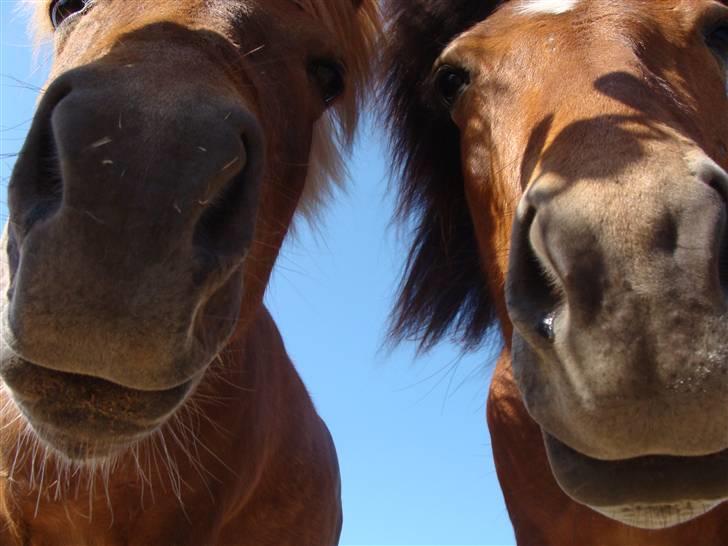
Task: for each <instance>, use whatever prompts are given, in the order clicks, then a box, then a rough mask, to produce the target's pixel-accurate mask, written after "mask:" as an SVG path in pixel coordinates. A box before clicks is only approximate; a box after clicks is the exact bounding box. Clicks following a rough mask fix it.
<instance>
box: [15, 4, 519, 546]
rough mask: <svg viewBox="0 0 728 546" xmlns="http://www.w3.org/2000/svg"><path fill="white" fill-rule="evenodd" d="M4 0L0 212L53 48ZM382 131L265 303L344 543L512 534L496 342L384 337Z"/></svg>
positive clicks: (301, 236) (387, 194)
mask: <svg viewBox="0 0 728 546" xmlns="http://www.w3.org/2000/svg"><path fill="white" fill-rule="evenodd" d="M14 4H15V2H14V0H0V10H1V11H0V178H1V180H2V192H3V193H2V196H1V197H0V203H1V204H2V206H1V208H0V214H1V215H2V217H3V219H4V218H5V217H6V216H7V210H6V208H5V203H6V198H5V193H4V192H5V186H6V184H7V181H8V178H9V176H10V173H11V170H12V165H13V162H14V157H13V155H14V154H15V153H17V151H18V149H19V147H20V146H21V145H22V142H23V139H24V135H25V133H26V131H27V130H28V127H29V123H30V118H31V116H32V112H33V108H34V103H35V100H36V97H37V94H38V88H40V87H41V86H42V85H43V82H44V80H45V75H46V72H47V70H48V61H47V58H48V51H47V50H46V51H41V53H40V55H39V58H38V60H37V62H34V61H33V54H32V48H31V46H30V40H29V38H28V37H27V35H26V33H25V25H26V24H25V20H24V19H23V18H22V17H19V16H17V15H16V14H15V13H14V12H13V10H14ZM386 156H387V141H386V137H385V135H384V134H383V133H382V132H381V131H380V130H379V129H377V128H376V126H375V123H373V122H372V121H371V119H369V120H368V121H367V122H366V123H365V124H364V125H363V127H362V130H361V134H360V138H359V140H358V144H357V146H356V149H355V151H354V154H353V157H352V158H351V161H350V171H351V173H352V174H351V180H350V181H349V184H348V190H347V192H346V194H343V193H342V194H339V195H338V196H337V197H336V199H335V200H334V201H333V202H332V203H331V205H329V207H328V208H327V210H326V213H325V214H324V215H323V217H322V219H321V221H320V222H319V223H318V224H317V226H316V228H315V229H311V227H310V226H308V225H307V224H306V223H305V222H303V221H300V222H299V224H298V233H297V236H296V238H295V239H289V241H288V242H287V244H286V245H285V247H284V249H283V252H282V254H281V257H280V259H279V261H278V264H277V266H276V270H275V273H274V275H273V279H272V282H271V284H270V286H269V290H268V293H267V296H266V302H267V305H268V306H269V308H270V309H271V311H272V313H273V316H274V317H275V319H276V321H277V323H278V326H279V328H280V330H281V332H282V334H283V339H284V340H285V343H286V346H287V349H288V352H289V354H290V355H291V358H292V359H293V361H294V363H295V364H296V367H297V369H298V371H299V372H300V374H301V375H302V377H303V379H304V381H305V383H306V385H307V386H308V388H309V391H310V392H311V395H312V396H313V399H314V401H315V403H316V406H317V408H318V410H319V413H320V414H321V415H322V417H323V418H324V420H325V421H326V423H327V424H328V426H329V428H330V430H331V432H332V434H333V437H334V440H335V442H336V447H337V450H338V454H339V460H340V464H341V473H342V481H343V501H344V518H345V521H344V531H343V535H342V539H341V544H342V545H345V546H354V545H357V546H405V545H406V546H425V545H426V546H456V545H458V546H465V545H468V546H471V545H472V546H474V545H494V546H495V545H497V546H505V545H512V544H514V539H513V533H512V531H511V526H510V522H509V520H508V516H507V513H506V509H505V506H504V504H503V499H502V495H501V492H500V489H499V487H498V482H497V479H496V475H495V470H494V468H493V462H492V459H491V448H490V438H489V436H488V432H487V428H486V424H485V400H486V395H487V390H488V383H489V380H490V374H491V372H492V369H493V361H494V358H495V353H494V351H495V348H494V347H485V348H483V349H482V350H480V351H478V352H476V353H472V354H468V355H466V356H462V355H461V354H460V352H459V349H458V347H457V346H453V345H448V344H441V345H440V346H438V347H437V348H436V349H435V350H433V351H432V352H430V353H429V354H427V355H424V356H417V355H416V354H415V347H414V345H412V344H404V345H402V346H400V347H397V348H396V349H394V350H390V349H388V348H387V347H385V346H384V345H385V343H384V342H385V331H386V323H387V316H388V313H389V310H390V308H391V307H392V302H393V299H394V295H395V291H396V286H397V281H398V278H399V273H400V272H401V269H402V265H403V262H404V257H405V252H406V248H407V247H406V244H405V243H406V241H405V239H406V236H405V235H406V234H403V233H399V232H398V230H397V229H395V228H394V227H393V226H392V224H391V220H392V208H393V197H394V192H393V191H392V189H391V187H390V179H389V176H388V173H387V165H386Z"/></svg>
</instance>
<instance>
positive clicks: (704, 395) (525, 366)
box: [385, 0, 728, 546]
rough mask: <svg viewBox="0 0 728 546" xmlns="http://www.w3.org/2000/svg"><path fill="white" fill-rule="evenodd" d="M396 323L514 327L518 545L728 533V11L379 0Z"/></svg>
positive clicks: (513, 490) (508, 398)
mask: <svg viewBox="0 0 728 546" xmlns="http://www.w3.org/2000/svg"><path fill="white" fill-rule="evenodd" d="M389 18H390V19H389V20H390V25H391V27H390V29H391V32H390V36H391V39H390V41H389V45H388V51H387V54H386V55H385V70H386V74H385V78H386V93H387V101H388V105H389V110H388V119H389V123H390V126H391V128H392V130H393V135H394V137H393V138H394V145H395V160H396V165H397V166H398V167H399V168H400V169H401V175H402V179H403V182H402V193H401V212H402V214H403V215H404V216H405V217H406V218H408V219H409V220H410V221H413V222H414V224H413V225H414V226H415V234H414V245H413V247H412V250H411V254H410V257H409V262H408V269H407V271H406V275H405V278H404V281H403V288H402V292H401V298H400V300H399V304H398V307H397V309H396V316H395V323H394V330H393V331H394V334H395V335H396V336H398V337H399V338H403V337H415V338H419V339H420V340H421V342H422V343H423V346H424V347H428V346H430V345H431V344H433V343H435V342H436V341H437V340H438V339H440V338H441V337H442V336H444V335H448V334H450V335H454V336H456V337H457V338H459V339H460V340H461V341H462V342H463V343H464V344H465V346H468V347H473V346H475V345H477V344H478V343H479V342H480V341H481V340H482V339H483V336H484V334H485V333H486V332H487V331H488V330H489V326H490V325H491V324H492V323H493V322H494V321H495V320H497V321H498V323H499V325H500V332H501V333H502V335H503V338H504V339H505V348H504V349H503V352H502V355H501V357H500V359H499V361H498V365H497V368H496V371H495V376H494V379H493V383H492V386H491V390H490V396H489V401H488V411H487V413H488V423H489V426H490V430H491V434H492V439H493V450H494V456H495V462H496V466H497V471H498V475H499V479H500V481H501V484H502V488H503V492H504V495H505V499H506V502H507V505H508V509H509V513H510V516H511V519H512V521H513V524H514V526H515V531H516V535H517V539H518V543H519V544H521V545H524V546H544V545H550V546H566V545H574V546H647V545H649V546H658V545H659V546H668V545H669V546H685V545H688V544H691V545H692V544H696V545H701V546H719V545H726V544H728V503H726V502H725V501H726V499H728V411H726V408H727V407H728V342H727V341H726V340H727V339H728V336H727V334H728V307H727V306H726V295H725V294H726V289H728V233H726V229H728V226H726V220H727V218H728V212H727V211H728V209H727V204H726V200H727V199H728V175H727V174H726V171H725V170H724V169H725V168H726V167H728V100H727V98H726V72H727V69H728V7H727V6H726V5H725V3H724V2H717V1H712V0H649V1H645V0H511V1H500V2H496V1H485V0H449V1H448V0H416V1H413V0H406V1H405V0H391V2H390V13H389Z"/></svg>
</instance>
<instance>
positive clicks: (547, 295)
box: [508, 208, 560, 342]
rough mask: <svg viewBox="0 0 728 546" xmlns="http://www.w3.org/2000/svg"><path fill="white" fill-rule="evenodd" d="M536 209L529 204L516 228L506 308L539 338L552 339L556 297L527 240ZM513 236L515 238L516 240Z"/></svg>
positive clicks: (549, 340) (529, 237) (543, 267)
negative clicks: (529, 207)
mask: <svg viewBox="0 0 728 546" xmlns="http://www.w3.org/2000/svg"><path fill="white" fill-rule="evenodd" d="M535 217H536V210H535V209H533V208H531V209H530V210H529V211H528V212H527V214H526V215H525V217H524V219H523V221H522V223H521V224H520V226H519V227H518V228H517V229H518V232H519V236H517V237H514V248H513V252H512V253H511V267H510V274H509V281H508V282H509V286H508V308H509V311H510V313H511V316H512V317H513V318H514V319H515V320H516V321H518V322H520V323H522V324H523V326H524V327H526V328H528V329H529V330H531V331H535V333H537V334H538V335H539V336H540V337H541V338H543V339H544V340H546V341H548V342H553V340H554V338H555V322H556V312H557V308H558V306H559V302H560V298H559V294H558V292H557V290H556V289H555V285H554V281H553V279H551V278H550V277H549V275H548V273H547V272H546V268H545V266H544V265H543V264H542V262H541V260H540V259H539V258H538V256H537V254H536V252H535V250H534V248H533V244H532V242H531V231H532V227H533V225H534V220H535ZM516 239H517V241H516Z"/></svg>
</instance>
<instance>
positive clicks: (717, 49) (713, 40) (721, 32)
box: [705, 25, 728, 69]
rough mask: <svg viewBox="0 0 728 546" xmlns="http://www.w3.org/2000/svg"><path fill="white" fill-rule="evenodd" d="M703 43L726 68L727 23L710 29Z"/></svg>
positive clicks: (727, 53) (727, 54) (727, 67)
mask: <svg viewBox="0 0 728 546" xmlns="http://www.w3.org/2000/svg"><path fill="white" fill-rule="evenodd" d="M705 43H707V44H708V47H709V48H710V49H711V50H712V51H713V54H714V55H715V56H716V57H717V58H718V60H719V61H720V63H721V65H722V66H723V68H724V69H728V25H722V26H719V27H717V28H715V29H714V30H712V31H710V32H709V33H708V34H707V35H706V37H705Z"/></svg>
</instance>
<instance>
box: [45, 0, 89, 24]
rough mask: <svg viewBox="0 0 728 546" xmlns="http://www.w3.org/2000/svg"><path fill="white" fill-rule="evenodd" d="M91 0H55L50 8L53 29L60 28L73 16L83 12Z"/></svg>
mask: <svg viewBox="0 0 728 546" xmlns="http://www.w3.org/2000/svg"><path fill="white" fill-rule="evenodd" d="M88 2H89V0H53V1H52V2H51V6H50V14H51V22H52V23H53V28H58V27H59V26H60V25H61V23H63V21H65V20H66V19H68V18H69V17H70V16H71V15H73V14H75V13H78V12H79V11H82V10H83V8H85V7H86V4H88Z"/></svg>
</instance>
